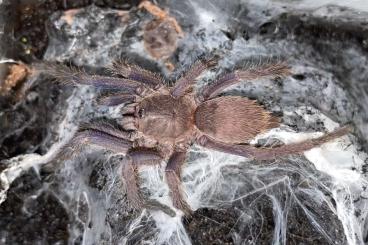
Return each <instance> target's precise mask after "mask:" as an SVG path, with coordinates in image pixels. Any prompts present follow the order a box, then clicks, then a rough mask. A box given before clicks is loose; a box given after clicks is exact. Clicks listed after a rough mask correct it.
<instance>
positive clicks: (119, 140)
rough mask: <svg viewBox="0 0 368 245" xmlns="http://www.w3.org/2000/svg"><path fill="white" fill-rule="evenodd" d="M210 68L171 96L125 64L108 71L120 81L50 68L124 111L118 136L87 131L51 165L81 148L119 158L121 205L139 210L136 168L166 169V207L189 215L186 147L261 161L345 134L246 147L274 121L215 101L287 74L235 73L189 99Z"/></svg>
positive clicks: (277, 67)
mask: <svg viewBox="0 0 368 245" xmlns="http://www.w3.org/2000/svg"><path fill="white" fill-rule="evenodd" d="M215 65H216V61H215V60H213V59H212V60H208V61H198V62H196V63H195V64H194V65H193V66H192V68H191V69H190V70H189V71H188V72H187V73H186V74H185V75H184V76H182V77H181V78H180V79H179V80H178V81H177V82H176V84H175V86H174V87H172V88H168V87H166V86H165V85H164V83H163V81H162V79H161V78H160V77H158V76H157V75H155V74H153V73H151V72H149V71H147V70H143V69H142V68H139V67H137V66H131V65H127V64H120V63H116V64H114V67H113V69H114V72H115V73H116V74H117V75H120V76H122V77H123V78H121V77H120V78H116V77H103V76H88V75H86V74H83V73H80V72H78V71H75V70H73V69H69V68H65V67H60V66H56V67H52V69H49V70H48V72H50V73H52V74H53V75H54V76H55V77H57V78H59V80H60V81H63V82H72V83H75V84H82V85H92V86H95V87H96V88H99V89H102V90H108V91H109V90H113V91H116V90H117V91H120V92H119V93H115V94H108V95H107V96H103V97H101V98H99V99H98V103H100V104H102V105H106V106H115V105H120V104H129V105H125V106H124V107H123V109H122V117H121V118H120V119H119V120H118V123H119V124H120V126H121V127H122V128H120V127H115V126H112V125H110V124H108V123H104V122H102V123H92V124H88V125H86V126H84V127H83V128H82V129H81V130H80V131H78V132H77V133H76V135H75V136H74V137H73V138H72V140H71V141H70V142H69V143H68V144H67V145H65V146H64V147H63V148H62V149H61V150H60V152H59V153H58V155H57V156H56V157H59V158H60V157H63V156H64V157H65V156H66V155H67V153H68V152H70V150H71V151H72V152H74V153H76V152H78V151H80V150H81V146H86V145H94V146H98V147H102V148H104V149H108V150H110V151H113V152H117V153H122V154H125V155H126V157H125V158H124V160H123V161H122V176H123V179H124V181H125V183H126V189H127V197H128V199H129V201H130V203H131V204H132V205H133V206H134V207H136V208H140V207H142V206H143V205H144V201H143V199H142V198H141V196H140V192H139V186H138V179H137V169H138V167H139V166H141V165H152V164H160V163H161V162H163V161H167V164H166V169H165V176H166V180H167V183H168V186H169V188H170V192H171V196H172V199H173V204H174V206H175V207H176V208H178V209H181V210H182V211H184V212H185V213H190V207H189V205H188V204H187V203H186V201H185V198H184V197H183V195H182V191H181V184H180V182H181V180H180V178H181V168H182V165H183V164H184V163H185V159H186V153H187V150H188V148H189V147H190V146H191V145H192V144H199V145H201V146H203V147H207V148H211V149H213V150H218V151H222V152H225V153H230V154H235V155H239V156H244V157H247V158H253V159H257V160H266V159H274V158H277V157H280V156H285V155H289V154H298V153H301V152H303V151H306V150H310V149H312V148H313V147H316V146H319V145H321V144H323V143H326V142H328V141H330V140H333V139H335V138H337V137H340V136H342V135H345V134H347V133H348V132H349V130H350V128H349V127H342V128H339V129H337V130H335V131H333V132H331V133H328V134H325V135H324V136H322V137H320V138H317V139H311V140H306V141H303V142H300V143H295V144H289V145H283V146H279V147H275V148H257V147H255V146H252V145H249V144H248V143H249V141H250V140H251V139H253V138H254V137H255V136H256V135H258V134H259V133H262V132H264V131H266V130H269V129H271V128H274V127H278V126H279V119H278V118H276V117H274V116H272V115H271V114H270V112H268V111H266V110H265V109H264V108H263V107H262V106H260V105H258V104H257V103H256V101H252V100H249V99H247V98H243V97H240V96H219V95H220V93H221V91H223V90H224V89H225V88H227V87H229V86H231V85H233V84H236V83H238V82H239V81H241V80H254V79H258V78H264V77H271V78H272V77H284V76H287V75H289V74H290V70H289V68H288V66H287V65H286V64H285V63H280V62H275V63H267V64H265V65H261V66H258V67H255V68H251V69H245V70H236V71H233V72H231V73H228V74H225V75H224V76H222V77H221V78H220V79H218V80H216V81H215V82H214V83H212V84H210V85H207V86H205V87H204V88H203V89H202V90H201V91H200V92H199V93H195V92H194V91H193V86H194V83H195V81H196V79H197V78H198V77H199V76H200V75H201V74H202V72H204V71H205V70H206V69H208V68H210V67H213V66H215Z"/></svg>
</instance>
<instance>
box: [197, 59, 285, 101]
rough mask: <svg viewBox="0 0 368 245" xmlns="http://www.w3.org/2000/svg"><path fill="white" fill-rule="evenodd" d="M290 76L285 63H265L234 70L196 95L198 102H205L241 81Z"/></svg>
mask: <svg viewBox="0 0 368 245" xmlns="http://www.w3.org/2000/svg"><path fill="white" fill-rule="evenodd" d="M290 74H291V73H290V68H289V67H288V66H287V64H286V63H285V62H274V63H267V64H265V65H261V66H258V67H254V68H251V69H246V70H236V71H234V72H231V73H227V74H225V75H223V76H222V77H220V78H219V79H217V80H216V81H215V82H214V83H212V84H209V85H207V86H205V87H204V89H203V90H202V91H201V92H200V94H199V95H198V100H199V101H205V100H207V99H211V98H213V97H215V96H216V95H218V94H219V93H221V92H222V91H223V90H224V89H226V88H227V87H229V86H231V85H234V84H236V83H239V82H240V81H241V80H256V79H260V78H265V77H271V78H272V77H284V76H288V75H290Z"/></svg>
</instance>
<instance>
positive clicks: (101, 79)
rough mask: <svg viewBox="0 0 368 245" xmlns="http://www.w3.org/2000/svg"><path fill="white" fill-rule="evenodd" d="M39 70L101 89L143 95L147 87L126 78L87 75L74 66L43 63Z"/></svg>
mask: <svg viewBox="0 0 368 245" xmlns="http://www.w3.org/2000/svg"><path fill="white" fill-rule="evenodd" d="M39 70H41V71H43V72H46V73H48V74H50V75H52V76H53V77H55V78H56V79H57V80H58V81H59V82H61V83H63V84H73V85H90V86H94V87H96V88H98V89H101V90H123V91H124V92H126V93H132V94H136V95H144V94H146V93H147V92H149V88H148V87H146V86H145V85H144V84H143V83H141V82H138V81H133V80H130V79H126V78H116V77H106V76H98V75H88V74H86V73H85V72H83V71H81V70H78V69H76V68H71V67H67V66H65V65H61V64H44V65H43V66H42V67H40V68H39Z"/></svg>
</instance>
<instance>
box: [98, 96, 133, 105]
mask: <svg viewBox="0 0 368 245" xmlns="http://www.w3.org/2000/svg"><path fill="white" fill-rule="evenodd" d="M136 101H137V96H135V95H132V94H127V93H119V94H112V95H104V96H100V97H98V98H97V104H99V105H105V106H116V105H120V104H125V103H133V102H136Z"/></svg>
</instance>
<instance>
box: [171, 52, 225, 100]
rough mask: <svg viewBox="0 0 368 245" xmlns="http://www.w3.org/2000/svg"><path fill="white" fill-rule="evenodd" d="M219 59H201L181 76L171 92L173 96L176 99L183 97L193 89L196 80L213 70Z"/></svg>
mask: <svg viewBox="0 0 368 245" xmlns="http://www.w3.org/2000/svg"><path fill="white" fill-rule="evenodd" d="M217 61H218V57H213V58H211V59H208V60H203V59H199V60H198V61H196V62H195V63H194V65H193V66H192V67H191V68H190V69H189V71H187V72H186V73H185V75H183V76H181V77H180V78H179V80H178V81H177V82H176V84H175V86H174V87H173V88H172V90H171V95H172V96H173V97H174V98H178V97H181V96H183V95H184V94H185V93H186V92H187V91H188V90H189V89H191V88H192V87H193V85H194V83H195V80H196V79H197V78H198V77H199V76H200V75H201V74H202V73H203V72H204V71H206V70H207V69H208V68H211V67H213V66H215V65H216V64H217Z"/></svg>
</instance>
